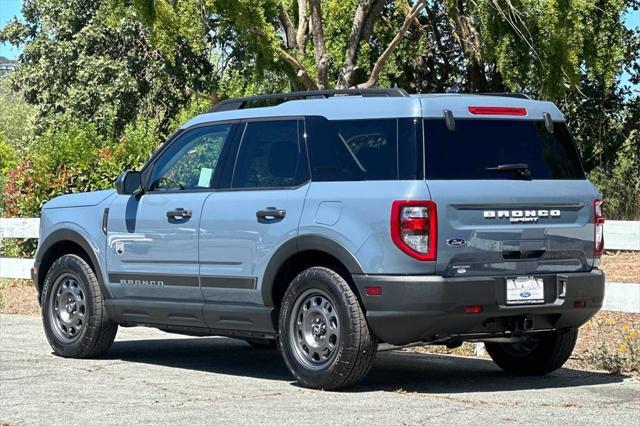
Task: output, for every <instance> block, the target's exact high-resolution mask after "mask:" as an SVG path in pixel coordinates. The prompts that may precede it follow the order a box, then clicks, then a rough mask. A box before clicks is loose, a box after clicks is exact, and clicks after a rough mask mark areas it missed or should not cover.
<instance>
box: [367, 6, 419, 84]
mask: <svg viewBox="0 0 640 426" xmlns="http://www.w3.org/2000/svg"><path fill="white" fill-rule="evenodd" d="M424 7H425V0H418V1H417V2H416V3H415V4H414V5H413V6H412V7H411V9H410V10H409V12H408V13H407V14H406V16H405V17H404V22H403V23H402V26H401V27H400V30H398V33H397V34H396V35H395V37H394V38H393V40H391V42H390V43H389V45H388V46H387V48H386V49H385V50H384V52H382V54H381V55H380V57H379V58H378V60H376V63H375V64H374V65H373V69H372V70H371V75H370V76H369V79H368V80H367V81H365V82H364V83H361V84H358V85H357V86H356V87H357V88H359V89H367V88H369V87H373V86H375V85H376V84H377V83H378V80H379V79H380V73H381V72H382V69H383V68H384V66H385V64H386V63H387V61H388V60H389V58H390V57H391V54H392V53H393V52H394V50H396V48H397V47H398V44H400V42H401V41H402V38H403V37H404V34H405V33H406V32H407V29H409V26H411V23H412V22H413V20H414V19H415V18H416V16H418V15H419V14H420V12H421V11H422V9H424Z"/></svg>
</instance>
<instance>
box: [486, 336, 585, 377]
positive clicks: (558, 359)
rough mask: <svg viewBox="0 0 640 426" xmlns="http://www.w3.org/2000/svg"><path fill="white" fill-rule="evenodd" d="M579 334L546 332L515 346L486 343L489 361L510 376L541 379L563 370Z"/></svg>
mask: <svg viewBox="0 0 640 426" xmlns="http://www.w3.org/2000/svg"><path fill="white" fill-rule="evenodd" d="M577 338H578V330H576V329H571V330H566V331H548V332H544V333H539V334H535V335H533V336H531V337H530V338H529V339H528V340H526V341H523V342H518V343H485V344H484V345H485V347H486V348H487V352H488V353H489V355H490V356H491V359H493V361H494V362H495V363H496V364H498V366H499V367H500V368H502V369H503V370H505V371H508V372H510V373H515V374H524V375H544V374H547V373H551V372H552V371H555V370H557V369H558V368H560V367H562V365H563V364H564V363H565V362H566V361H567V360H568V359H569V357H570V356H571V352H573V348H574V346H575V345H576V340H577Z"/></svg>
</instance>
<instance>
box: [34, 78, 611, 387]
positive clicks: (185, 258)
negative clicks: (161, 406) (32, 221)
mask: <svg viewBox="0 0 640 426" xmlns="http://www.w3.org/2000/svg"><path fill="white" fill-rule="evenodd" d="M115 186H116V189H115V190H108V191H98V192H91V193H83V194H71V195H65V196H62V197H58V198H55V199H53V200H51V201H49V202H48V203H47V204H45V206H44V207H43V209H42V216H41V229H40V241H39V246H38V251H37V255H36V261H35V265H34V268H33V272H32V274H33V280H34V282H35V283H36V285H37V288H38V293H39V301H40V303H41V306H42V320H43V323H44V329H45V332H46V335H47V338H48V340H49V342H50V344H51V346H52V347H53V350H54V351H55V353H57V354H59V355H62V356H65V357H72V358H87V357H95V356H99V355H100V354H102V353H104V352H105V351H107V350H108V349H109V347H110V346H111V344H112V343H113V340H114V338H115V335H116V331H117V328H118V325H121V326H139V325H142V326H150V327H155V328H158V329H161V330H164V331H169V332H174V333H182V334H187V335H194V336H212V335H216V336H229V337H235V338H239V339H244V340H246V341H247V342H249V343H250V344H251V345H253V346H276V345H277V346H278V348H279V350H280V351H281V353H282V355H283V357H284V360H285V362H286V364H287V366H288V368H289V370H290V371H291V373H292V374H293V375H294V376H295V378H296V379H297V380H298V381H299V382H300V383H302V384H303V385H305V386H309V387H313V388H321V389H337V388H341V387H345V386H350V385H354V384H356V383H358V382H359V381H360V380H362V379H363V378H364V377H365V375H366V374H367V372H368V371H369V370H370V368H371V366H372V364H373V361H374V357H375V355H376V351H377V348H378V344H379V343H387V344H391V345H397V346H400V345H406V344H410V343H414V342H424V343H425V344H434V345H446V346H448V347H450V348H452V347H456V346H459V345H461V344H462V343H463V342H484V343H485V346H486V349H487V351H488V353H489V355H490V356H491V357H492V358H493V360H494V361H495V362H496V363H497V364H498V365H499V366H500V367H501V368H503V369H504V370H506V371H508V372H511V373H516V374H545V373H549V372H551V371H554V370H556V369H558V368H559V367H561V366H562V365H563V363H564V362H565V361H566V360H567V359H568V358H569V356H570V354H571V352H572V350H573V347H574V345H575V342H576V337H577V329H578V327H580V326H581V325H582V324H583V323H585V322H586V321H587V320H588V319H589V318H591V317H592V316H593V315H594V314H595V313H596V312H597V311H598V310H599V309H600V307H601V305H602V300H603V297H604V275H603V273H602V271H601V270H600V269H599V268H598V265H599V258H600V255H601V254H602V250H603V244H604V242H603V224H604V217H603V215H602V211H601V203H602V201H601V199H600V195H599V194H598V192H597V190H596V189H595V188H594V187H593V185H592V184H591V183H590V182H589V181H588V180H587V179H586V178H585V174H584V171H583V168H582V165H581V161H580V156H579V153H578V151H577V149H576V145H575V143H574V141H573V139H572V136H571V134H570V133H569V130H568V128H567V125H566V124H565V119H564V117H563V115H562V114H561V113H560V111H559V110H558V108H557V107H556V106H554V105H553V104H552V103H549V102H540V101H534V100H531V99H529V98H527V97H526V96H522V95H514V94H504V95H501V96H495V95H491V96H490V95H466V94H440V95H408V94H407V93H406V92H404V91H403V90H400V89H371V90H336V91H316V92H298V93H286V94H280V95H265V96H257V97H251V98H242V99H230V100H226V101H223V102H221V103H219V104H218V105H216V106H215V107H214V109H213V110H212V111H211V112H210V113H207V114H203V115H200V116H198V117H195V118H194V119H192V120H191V121H189V122H187V123H186V124H185V125H184V126H183V127H182V128H181V129H180V130H179V131H178V132H177V133H175V134H174V135H173V136H171V137H170V138H169V139H168V140H167V141H166V142H165V143H164V144H163V145H162V146H161V147H160V148H159V149H158V150H157V152H156V153H155V154H154V155H153V156H152V157H151V159H150V160H149V161H148V162H147V164H146V165H145V166H144V167H143V169H142V170H141V171H140V172H137V171H129V172H125V173H123V174H122V175H121V176H120V177H119V178H118V180H117V182H116V185H115Z"/></svg>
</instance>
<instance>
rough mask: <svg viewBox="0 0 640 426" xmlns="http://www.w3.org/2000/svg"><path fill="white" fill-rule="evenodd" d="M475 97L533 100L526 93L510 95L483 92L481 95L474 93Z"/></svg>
mask: <svg viewBox="0 0 640 426" xmlns="http://www.w3.org/2000/svg"><path fill="white" fill-rule="evenodd" d="M473 94H474V95H482V96H502V97H505V98H518V99H531V97H530V96H529V95H525V94H524V93H508V92H503V93H500V92H481V93H473Z"/></svg>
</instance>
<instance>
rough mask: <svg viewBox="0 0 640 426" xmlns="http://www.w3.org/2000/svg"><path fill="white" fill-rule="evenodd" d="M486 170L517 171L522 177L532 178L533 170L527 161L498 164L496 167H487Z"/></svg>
mask: <svg viewBox="0 0 640 426" xmlns="http://www.w3.org/2000/svg"><path fill="white" fill-rule="evenodd" d="M485 170H487V171H492V172H516V173H517V175H518V177H520V178H522V179H531V170H529V165H528V164H527V163H514V164H498V165H497V166H495V167H485Z"/></svg>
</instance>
